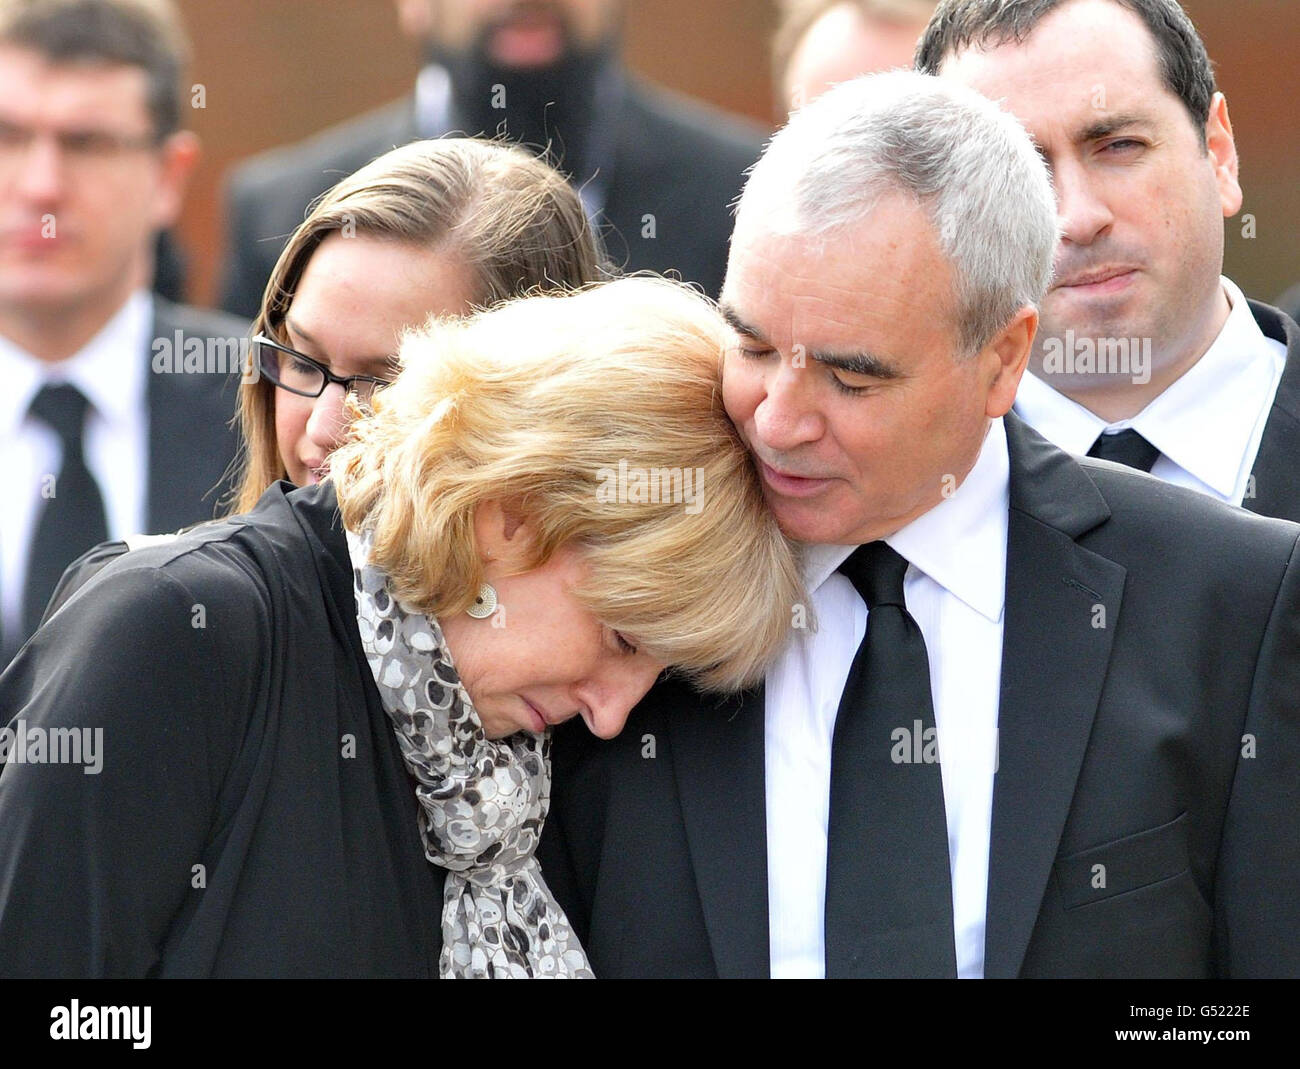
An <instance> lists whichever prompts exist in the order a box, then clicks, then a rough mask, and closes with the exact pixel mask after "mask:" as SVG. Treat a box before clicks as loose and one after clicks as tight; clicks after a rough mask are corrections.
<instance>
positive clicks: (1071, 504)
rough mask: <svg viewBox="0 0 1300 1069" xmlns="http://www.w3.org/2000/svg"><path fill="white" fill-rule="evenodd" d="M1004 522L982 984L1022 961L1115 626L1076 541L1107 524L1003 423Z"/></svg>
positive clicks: (1097, 577)
mask: <svg viewBox="0 0 1300 1069" xmlns="http://www.w3.org/2000/svg"><path fill="white" fill-rule="evenodd" d="M1006 422H1007V442H1008V447H1009V449H1010V454H1011V512H1010V525H1009V528H1008V535H1007V596H1006V616H1005V622H1004V628H1005V629H1004V638H1003V653H1002V687H1001V703H1000V710H999V719H998V771H997V775H996V778H995V780H994V789H993V823H992V832H991V839H990V845H989V887H988V907H987V927H986V933H985V961H984V973H985V976H987V977H990V978H993V977H1014V976H1016V975H1017V973H1018V972H1019V970H1020V966H1021V963H1022V962H1023V960H1024V956H1025V951H1026V948H1027V947H1028V945H1029V939H1030V936H1031V935H1032V933H1033V928H1034V922H1035V920H1036V918H1037V916H1038V910H1039V906H1040V904H1041V902H1042V898H1043V892H1044V890H1045V888H1046V886H1047V880H1048V878H1049V877H1050V875H1051V871H1052V864H1053V861H1054V860H1055V858H1056V853H1057V849H1058V846H1059V843H1060V839H1061V833H1062V831H1063V829H1064V827H1065V822H1066V818H1067V817H1068V815H1069V811H1070V803H1071V800H1072V798H1073V795H1074V787H1075V782H1076V780H1077V779H1078V775H1079V769H1080V767H1081V765H1082V763H1083V755H1084V751H1085V750H1086V749H1087V745H1088V737H1089V734H1090V732H1091V730H1092V722H1093V718H1094V716H1095V715H1096V711H1097V704H1098V701H1099V698H1100V695H1101V689H1102V683H1103V681H1104V680H1105V678H1106V669H1107V665H1108V662H1109V660H1110V654H1111V647H1112V642H1113V636H1114V633H1115V627H1116V625H1117V623H1118V620H1119V613H1120V602H1121V597H1122V591H1123V587H1124V577H1125V571H1124V569H1123V568H1122V567H1121V566H1120V565H1118V564H1116V563H1114V562H1113V561H1111V560H1108V559H1106V558H1105V557H1101V556H1099V555H1098V554H1096V553H1093V552H1091V551H1089V550H1086V549H1084V548H1083V547H1081V546H1079V545H1078V544H1077V542H1076V541H1075V539H1076V538H1077V537H1078V536H1079V535H1080V534H1082V533H1083V532H1084V531H1087V530H1089V529H1091V528H1093V527H1096V526H1097V525H1098V524H1100V523H1103V522H1105V520H1106V519H1107V518H1108V517H1109V516H1110V510H1109V508H1107V506H1106V503H1105V500H1104V499H1103V498H1102V496H1101V494H1100V492H1099V491H1098V490H1097V488H1096V486H1095V485H1094V484H1093V483H1092V481H1091V480H1090V479H1089V478H1088V477H1087V475H1086V473H1085V472H1084V470H1083V469H1082V468H1081V467H1080V466H1079V464H1078V463H1077V462H1076V461H1075V460H1073V459H1072V458H1070V457H1069V456H1067V455H1066V454H1065V453H1062V452H1060V451H1059V450H1056V449H1055V448H1053V447H1052V446H1051V445H1049V444H1048V443H1047V442H1046V441H1044V440H1043V439H1042V438H1040V437H1039V436H1038V435H1037V434H1035V433H1034V432H1033V431H1031V430H1029V428H1028V427H1027V426H1026V425H1025V424H1024V423H1022V422H1021V421H1020V420H1019V419H1017V418H1016V417H1015V416H1008V417H1007V421H1006Z"/></svg>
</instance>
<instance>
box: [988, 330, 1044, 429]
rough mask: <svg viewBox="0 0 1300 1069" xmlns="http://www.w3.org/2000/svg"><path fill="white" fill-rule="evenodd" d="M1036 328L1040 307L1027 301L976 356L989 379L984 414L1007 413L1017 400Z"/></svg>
mask: <svg viewBox="0 0 1300 1069" xmlns="http://www.w3.org/2000/svg"><path fill="white" fill-rule="evenodd" d="M1037 332H1038V311H1037V309H1035V308H1034V307H1033V306H1032V305H1028V304H1027V305H1025V306H1024V307H1023V308H1021V309H1020V311H1018V312H1017V313H1016V314H1015V316H1014V318H1013V319H1012V320H1011V322H1010V323H1008V324H1007V325H1006V326H1005V327H1003V328H1002V329H1001V330H1000V331H998V333H997V335H996V336H995V337H994V338H993V340H992V341H990V342H989V343H988V344H987V345H986V346H984V348H983V349H982V350H981V351H980V354H979V356H978V357H977V359H978V360H979V361H980V364H981V366H982V369H983V371H984V373H985V375H986V376H987V378H986V379H985V381H986V382H987V383H988V394H987V395H986V397H985V402H984V414H985V415H986V416H988V417H989V419H998V418H999V417H1000V416H1005V415H1006V414H1007V413H1008V412H1010V411H1011V406H1012V405H1013V404H1015V401H1016V390H1018V389H1019V388H1020V380H1021V378H1022V377H1023V376H1024V374H1025V367H1026V365H1027V364H1028V363H1029V352H1030V350H1031V349H1032V348H1033V344H1034V335H1035V334H1036V333H1037Z"/></svg>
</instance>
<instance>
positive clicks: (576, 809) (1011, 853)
mask: <svg viewBox="0 0 1300 1069" xmlns="http://www.w3.org/2000/svg"><path fill="white" fill-rule="evenodd" d="M1006 424H1007V439H1008V446H1009V450H1010V461H1011V488H1010V489H1011V505H1010V519H1009V530H1008V547H1007V591H1006V611H1005V620H1004V624H1005V631H1004V643H1003V658H1002V683H1001V699H1000V712H999V733H1000V746H999V768H998V772H997V775H996V780H995V784H994V795H993V815H992V837H991V843H990V855H989V885H988V902H987V929H986V942H985V975H986V976H988V977H1015V976H1080V977H1086V976H1110V977H1132V976H1155V977H1201V976H1211V975H1225V976H1260V975H1265V976H1267V975H1281V974H1285V975H1297V974H1300V903H1298V901H1297V897H1296V894H1295V888H1296V887H1297V885H1298V882H1300V774H1298V773H1297V769H1300V559H1297V557H1298V554H1297V538H1298V537H1300V527H1297V526H1295V525H1293V524H1289V523H1285V522H1282V521H1279V520H1272V519H1264V518H1261V517H1258V516H1253V515H1251V514H1249V513H1248V512H1245V511H1243V510H1240V509H1234V508H1231V507H1229V506H1227V505H1224V504H1221V503H1219V502H1216V501H1213V500H1210V499H1208V498H1206V497H1204V496H1202V495H1200V494H1197V493H1195V492H1193V491H1190V490H1185V489H1181V488H1177V487H1173V486H1168V485H1166V484H1163V483H1160V482H1158V481H1156V480H1154V479H1151V478H1150V477H1148V476H1145V475H1141V474H1139V473H1136V472H1132V471H1130V470H1128V469H1125V468H1120V467H1117V466H1115V465H1111V464H1107V463H1104V462H1100V461H1094V460H1088V459H1086V458H1084V459H1076V458H1072V457H1070V456H1068V455H1067V454H1065V453H1064V452H1062V451H1060V450H1058V449H1056V448H1055V447H1054V446H1052V445H1050V444H1049V443H1047V442H1046V441H1045V440H1044V439H1042V438H1041V437H1039V436H1038V435H1037V434H1036V433H1035V432H1033V431H1032V430H1031V429H1029V428H1028V427H1027V426H1026V425H1025V424H1024V423H1022V422H1021V421H1019V420H1018V419H1017V418H1016V417H1015V416H1008V417H1007V420H1006ZM1099 606H1100V607H1102V609H1104V618H1103V617H1101V616H1100V614H1099V612H1098V607H1099ZM1099 619H1100V620H1102V621H1103V622H1104V626H1101V627H1098V626H1096V623H1097V621H1098V620H1099ZM763 729H764V703H763V695H762V691H761V688H760V689H759V690H757V691H753V692H750V693H748V694H746V695H743V696H741V697H740V698H739V699H734V700H731V701H729V702H724V703H721V704H715V703H709V702H705V701H703V700H702V699H700V698H699V697H698V696H696V695H694V694H693V693H692V692H690V691H689V690H687V689H685V688H684V687H682V686H681V685H679V684H673V683H667V684H661V685H659V686H657V687H656V688H655V689H654V690H652V691H651V693H650V694H649V695H648V696H647V698H646V699H645V701H644V702H642V704H641V705H640V706H638V708H637V709H636V710H634V712H633V714H632V716H631V718H630V719H629V721H628V724H627V727H626V728H625V729H624V731H623V733H622V735H621V736H619V737H618V738H617V739H615V740H613V741H611V742H608V743H600V742H597V741H595V740H591V739H589V738H586V737H584V732H583V731H582V730H581V729H580V728H579V729H573V728H572V727H571V726H566V727H565V728H562V729H560V731H559V732H558V733H557V736H556V739H555V743H554V748H553V752H552V755H553V759H554V793H553V803H552V809H551V814H550V818H549V819H548V822H547V825H546V832H545V835H544V837H543V842H542V854H541V856H542V860H543V866H544V868H545V871H546V875H547V878H548V880H549V881H550V883H551V886H552V888H553V889H554V890H555V891H556V893H557V896H558V897H559V898H560V900H561V903H562V904H563V905H564V907H565V909H566V911H567V912H568V914H569V917H570V919H571V920H572V921H573V922H574V925H575V928H576V930H577V931H578V933H579V934H580V936H581V937H582V938H583V939H584V940H585V943H586V947H587V950H588V952H589V954H590V956H591V961H592V966H593V968H594V969H595V972H596V975H597V976H607V977H616V976H751V977H754V976H766V975H767V974H768V969H769V944H768V911H767V906H768V888H767V844H766V834H765V811H766V810H765V806H766V800H765V794H764V763H763V762H764V756H763ZM1243 737H1245V738H1246V739H1247V742H1246V743H1245V744H1243ZM1244 746H1253V751H1252V752H1253V756H1249V757H1247V756H1243V754H1244V752H1245V751H1244ZM1098 864H1101V865H1104V866H1105V872H1106V874H1107V879H1106V885H1105V887H1101V888H1098V887H1094V886H1093V882H1094V881H1093V879H1092V877H1093V874H1094V868H1093V866H1095V865H1098ZM869 908H870V906H869V903H865V902H864V903H863V909H864V911H865V910H869ZM913 971H914V970H913V969H912V968H911V967H910V966H909V962H908V961H907V960H906V958H905V957H903V958H900V959H899V961H898V973H899V975H903V976H906V975H911V974H912V973H913Z"/></svg>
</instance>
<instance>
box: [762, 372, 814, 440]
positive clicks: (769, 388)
mask: <svg viewBox="0 0 1300 1069" xmlns="http://www.w3.org/2000/svg"><path fill="white" fill-rule="evenodd" d="M814 375H816V370H815V369H814V368H812V367H810V366H808V365H807V364H806V363H805V362H804V361H803V360H795V359H788V360H787V359H785V358H782V360H781V363H780V364H779V365H773V366H772V368H771V369H770V370H769V371H768V373H767V375H766V376H765V379H764V383H763V397H762V399H761V400H760V401H759V403H758V406H757V408H755V409H754V430H755V432H756V433H757V435H758V437H759V439H760V441H761V442H762V444H763V445H765V446H767V448H768V449H771V450H774V451H777V452H784V451H787V450H790V449H795V448H797V447H799V446H801V445H805V444H807V443H808V442H812V441H816V440H817V439H818V438H820V437H821V434H822V420H821V417H820V415H819V414H818V412H817V410H816V407H815V404H814V400H813V376H814Z"/></svg>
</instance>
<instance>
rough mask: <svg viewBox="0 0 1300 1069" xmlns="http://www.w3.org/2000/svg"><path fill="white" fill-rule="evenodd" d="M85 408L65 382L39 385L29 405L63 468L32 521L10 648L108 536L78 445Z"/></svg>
mask: <svg viewBox="0 0 1300 1069" xmlns="http://www.w3.org/2000/svg"><path fill="white" fill-rule="evenodd" d="M88 407H89V403H88V402H87V401H86V398H85V395H84V394H82V392H81V391H80V390H78V389H77V388H76V387H75V386H71V385H68V384H67V383H61V384H59V385H57V386H51V385H46V386H44V387H42V388H41V391H40V392H39V393H38V394H37V395H36V397H35V399H34V400H33V401H32V407H31V409H30V412H31V414H32V415H33V416H35V417H36V418H37V419H39V420H41V421H42V422H44V423H46V424H47V425H49V426H50V427H51V428H52V429H53V430H54V433H55V434H57V435H58V436H59V441H60V443H61V444H62V446H63V466H62V468H60V470H59V474H58V475H57V476H56V477H55V480H54V493H53V496H52V497H49V498H48V499H47V500H46V501H45V506H44V508H43V509H42V510H41V514H40V518H39V519H38V520H37V522H36V533H35V535H34V536H33V538H32V548H31V553H30V554H29V556H28V562H27V581H26V583H25V584H24V587H23V629H24V630H23V635H22V637H21V641H20V642H16V643H14V644H13V648H14V649H17V648H18V646H20V645H21V643H22V641H26V639H27V637H28V636H30V635H31V633H32V632H33V631H35V630H36V627H37V625H38V624H39V623H40V621H41V614H42V613H43V612H44V611H45V605H46V602H48V601H49V600H50V595H51V594H52V593H54V587H55V585H56V584H57V583H58V581H59V577H60V576H61V575H62V574H63V569H64V568H66V567H67V566H68V565H69V564H71V563H72V562H73V561H74V560H76V558H77V557H79V556H80V555H81V554H82V553H84V552H85V551H86V550H88V549H90V547H91V546H94V545H98V544H99V543H100V542H103V541H104V540H105V539H107V538H108V524H107V522H106V521H105V519H104V498H103V495H102V494H101V493H100V492H99V485H98V484H97V483H96V482H95V478H94V476H93V475H91V474H90V470H89V469H88V468H87V467H86V455H85V450H84V448H83V444H82V435H83V431H84V428H85V424H86V410H87V408H88Z"/></svg>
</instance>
